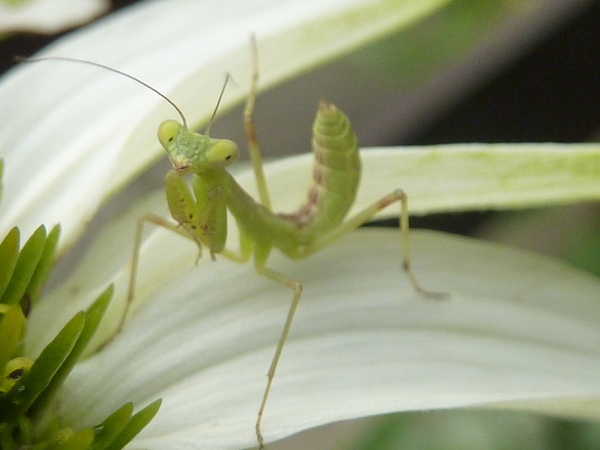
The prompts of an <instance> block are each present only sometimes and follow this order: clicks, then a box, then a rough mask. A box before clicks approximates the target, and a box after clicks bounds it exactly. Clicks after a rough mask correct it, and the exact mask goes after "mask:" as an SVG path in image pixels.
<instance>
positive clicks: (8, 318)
mask: <svg viewBox="0 0 600 450" xmlns="http://www.w3.org/2000/svg"><path fill="white" fill-rule="evenodd" d="M3 309H4V311H3ZM25 326H26V322H25V318H24V317H23V312H22V311H21V308H20V307H19V306H18V305H1V304H0V371H2V370H4V367H5V366H6V364H7V363H8V362H9V361H10V360H11V359H12V358H14V357H15V354H16V352H17V349H18V348H19V345H20V343H21V340H22V339H23V336H24V329H25ZM1 373H2V372H0V374H1ZM2 381H3V380H0V386H1V385H2Z"/></svg>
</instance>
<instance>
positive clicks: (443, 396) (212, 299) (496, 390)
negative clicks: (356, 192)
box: [61, 230, 600, 449]
mask: <svg viewBox="0 0 600 450" xmlns="http://www.w3.org/2000/svg"><path fill="white" fill-rule="evenodd" d="M411 236H412V238H413V241H412V242H413V256H414V264H415V266H414V270H415V272H416V274H417V275H418V277H419V278H420V280H421V281H422V283H423V284H424V285H426V286H427V287H429V288H431V289H436V290H443V291H448V292H449V293H450V294H451V298H450V299H448V300H445V301H436V300H427V299H423V298H422V297H420V296H419V295H418V294H416V293H415V292H414V290H413V289H412V288H411V287H410V285H409V284H408V282H407V280H406V277H405V276H404V275H403V273H402V272H401V270H400V257H399V245H398V243H397V239H398V233H397V232H395V231H393V230H388V231H372V230H361V231H358V232H355V233H351V234H350V235H348V236H346V237H345V238H344V239H342V240H341V241H339V242H338V243H336V244H334V245H333V246H331V247H330V248H327V249H326V250H324V251H322V252H320V253H318V254H316V255H314V257H312V258H310V259H308V260H306V261H300V262H290V261H289V260H287V259H286V258H283V257H278V256H275V257H274V258H272V261H271V263H270V266H272V267H275V268H277V269H278V270H281V271H283V272H284V273H286V274H289V275H290V276H293V277H295V278H297V279H298V280H300V281H302V282H303V283H304V288H305V290H304V293H303V298H302V301H301V303H300V307H299V309H298V312H297V315H296V318H295V321H294V324H293V327H292V332H291V334H290V337H289V341H288V344H287V345H286V347H285V349H284V352H283V357H282V360H281V364H280V368H279V370H278V372H277V375H276V377H275V383H274V386H273V390H272V393H271V397H270V399H269V402H268V404H267V409H266V414H265V417H264V422H263V432H264V435H265V438H266V439H267V441H272V440H274V439H278V438H281V437H284V436H287V435H290V434H292V433H295V432H298V431H300V430H303V429H306V428H309V427H314V426H317V425H320V424H324V423H329V422H332V421H336V420H341V419H349V418H353V417H361V416H366V415H373V414H381V413H386V412H391V411H404V410H418V409H432V408H436V409H437V408H451V407H462V406H482V407H490V406H494V405H498V404H505V403H506V402H509V401H510V402H517V403H516V407H519V403H518V402H521V401H523V402H525V403H523V405H522V406H523V407H528V408H533V409H535V408H540V409H542V410H543V409H544V408H546V409H549V407H548V405H550V407H551V408H552V410H553V412H554V413H559V414H560V413H561V412H562V413H570V414H572V413H573V406H574V402H575V401H577V400H579V399H581V398H585V399H587V405H586V406H587V409H586V408H581V409H579V410H577V412H578V413H579V414H580V415H581V416H586V415H587V416H588V417H593V418H597V411H598V404H597V400H594V399H595V398H597V397H598V395H599V394H600V387H599V385H598V382H597V376H596V374H597V373H598V370H599V369H600V352H599V350H598V349H599V348H600V346H599V344H600V326H599V325H600V323H599V321H600V310H599V309H598V304H597V299H598V296H599V295H600V282H599V281H598V279H597V278H594V277H591V276H589V275H586V274H582V273H580V272H577V271H575V270H573V269H570V268H568V267H566V266H565V265H562V264H560V263H556V262H553V261H551V260H548V259H544V258H541V257H539V256H535V255H531V254H529V253H525V252H520V251H516V250H512V249H510V248H508V247H505V246H500V245H493V244H486V243H482V242H477V241H474V240H469V239H465V238H458V237H451V236H448V235H441V234H439V233H431V232H429V233H425V232H414V233H413V234H412V235H411ZM290 299H291V293H290V292H289V291H288V290H287V289H285V288H283V287H281V286H279V285H277V284H276V283H273V282H272V281H270V280H267V279H264V278H262V277H260V276H259V275H257V274H256V273H254V270H253V269H252V267H251V266H249V265H237V264H233V263H229V262H228V261H225V260H219V261H218V262H217V263H214V264H203V265H202V266H201V267H199V268H194V267H191V268H190V269H189V270H187V271H186V272H185V273H184V274H183V275H182V276H181V277H179V278H177V279H176V280H173V281H172V282H171V283H168V284H167V285H165V286H164V287H163V288H162V289H160V290H159V291H158V292H156V293H155V295H153V296H152V298H151V300H150V301H149V302H148V303H147V304H145V305H144V307H143V308H141V309H140V310H139V311H138V314H136V315H135V316H134V317H133V318H132V320H131V322H130V323H129V324H128V326H127V328H126V330H125V331H124V332H123V334H121V335H119V336H118V337H117V338H116V339H115V340H114V341H113V342H112V343H111V344H110V345H109V346H107V347H106V348H105V349H103V350H102V352H100V353H98V354H96V355H95V356H93V357H92V358H90V359H88V360H86V361H85V362H83V363H82V364H80V365H79V366H78V367H77V368H76V369H75V372H74V373H73V376H72V377H70V378H69V380H68V382H67V384H66V387H65V394H64V398H63V401H62V403H61V411H62V412H63V414H64V415H65V418H66V419H68V420H69V421H73V422H72V423H81V424H91V423H95V422H97V421H98V420H99V419H101V418H102V417H103V416H104V415H106V414H108V413H109V412H110V411H111V410H112V409H114V408H115V407H117V406H119V405H120V404H121V403H122V402H123V401H125V400H131V401H133V402H134V403H135V404H136V405H140V406H141V405H143V404H145V403H147V402H149V401H151V400H153V399H155V398H158V397H163V399H164V403H163V406H162V408H161V410H160V412H159V415H158V416H157V418H156V420H154V421H153V422H152V423H151V424H150V425H149V426H148V428H147V429H146V430H144V432H143V433H142V434H141V435H140V437H139V439H138V440H137V441H136V444H137V445H136V447H142V448H150V449H154V448H156V449H159V448H160V449H164V448H168V449H184V448H186V449H194V448H198V449H200V448H211V449H221V448H223V449H225V448H242V447H246V446H250V445H254V443H255V442H254V431H253V425H254V421H255V419H256V417H255V416H256V412H257V409H258V406H259V402H260V399H261V395H262V391H263V389H264V384H265V373H266V371H267V368H268V366H269V363H270V360H271V358H272V355H273V351H274V347H275V342H276V341H277V339H278V336H279V332H280V329H281V326H282V323H283V320H284V317H285V314H286V311H287V308H288V306H289V300H290ZM533 401H535V402H536V403H535V404H533V403H532V402H533ZM590 402H592V403H593V404H594V407H593V408H592V407H590ZM561 405H563V407H564V409H561ZM503 406H504V405H503ZM513 406H514V405H513Z"/></svg>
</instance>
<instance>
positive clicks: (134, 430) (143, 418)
mask: <svg viewBox="0 0 600 450" xmlns="http://www.w3.org/2000/svg"><path fill="white" fill-rule="evenodd" d="M161 403H162V400H161V399H158V400H156V401H154V402H152V403H150V404H149V405H148V406H146V407H145V408H144V409H142V410H141V411H139V412H137V413H136V414H134V415H133V417H132V418H131V420H129V422H128V423H127V426H126V427H125V429H124V430H123V431H121V434H119V436H118V437H117V438H116V439H115V440H114V441H113V442H111V444H110V445H109V446H108V447H106V449H105V450H120V449H122V448H123V447H125V445H127V444H128V443H129V442H130V441H131V440H132V439H133V438H134V437H135V436H136V435H137V434H138V433H139V432H140V431H141V430H142V429H144V427H145V426H146V425H148V424H149V423H150V421H151V420H152V419H154V416H156V413H157V412H158V410H159V409H160V405H161Z"/></svg>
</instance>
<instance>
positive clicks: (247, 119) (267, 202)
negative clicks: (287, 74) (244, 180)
mask: <svg viewBox="0 0 600 450" xmlns="http://www.w3.org/2000/svg"><path fill="white" fill-rule="evenodd" d="M250 43H251V47H252V81H251V85H250V93H249V94H248V100H247V102H246V108H245V109H244V128H245V131H246V139H247V141H248V150H249V152H250V159H251V161H252V167H253V169H254V176H255V178H256V184H257V186H258V195H259V198H260V202H261V203H262V204H263V205H264V206H266V207H267V208H268V209H270V210H272V207H271V197H270V196H269V189H268V188H267V179H266V178H265V172H264V170H263V163H262V157H261V155H260V147H259V145H258V139H257V137H256V127H255V124H254V102H255V100H256V95H257V93H258V49H257V45H256V37H255V36H254V35H252V39H251V42H250Z"/></svg>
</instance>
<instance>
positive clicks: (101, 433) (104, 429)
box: [90, 403, 133, 450]
mask: <svg viewBox="0 0 600 450" xmlns="http://www.w3.org/2000/svg"><path fill="white" fill-rule="evenodd" d="M132 413H133V405H132V404H131V403H126V404H124V405H123V406H121V407H120V408H119V409H117V410H116V411H115V412H114V413H112V414H111V415H110V416H108V417H107V418H106V420H105V421H104V422H102V423H101V424H100V425H99V426H97V427H96V437H95V439H94V444H93V445H92V446H91V447H90V450H104V449H106V448H108V446H109V445H110V444H111V443H112V442H113V441H114V440H115V439H116V438H117V436H119V435H120V434H121V432H122V431H123V430H124V429H125V427H126V426H127V423H128V422H129V420H130V419H131V414H132Z"/></svg>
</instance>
